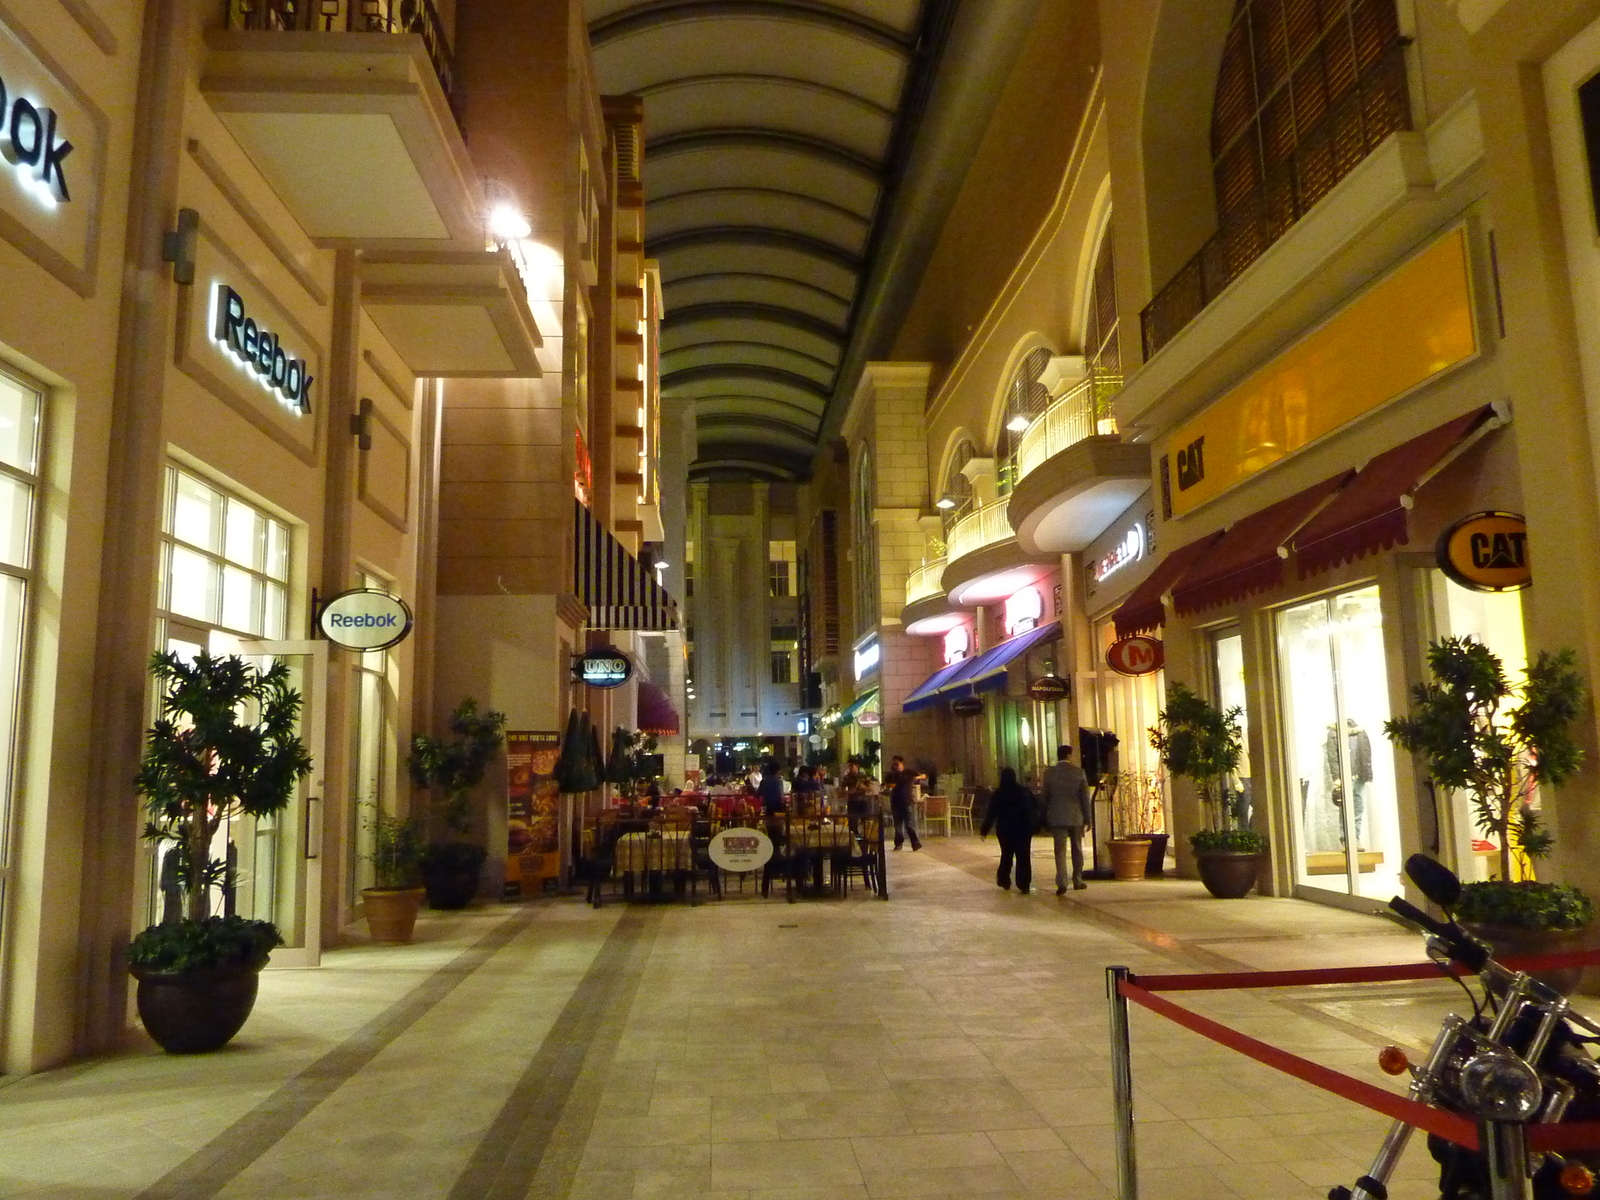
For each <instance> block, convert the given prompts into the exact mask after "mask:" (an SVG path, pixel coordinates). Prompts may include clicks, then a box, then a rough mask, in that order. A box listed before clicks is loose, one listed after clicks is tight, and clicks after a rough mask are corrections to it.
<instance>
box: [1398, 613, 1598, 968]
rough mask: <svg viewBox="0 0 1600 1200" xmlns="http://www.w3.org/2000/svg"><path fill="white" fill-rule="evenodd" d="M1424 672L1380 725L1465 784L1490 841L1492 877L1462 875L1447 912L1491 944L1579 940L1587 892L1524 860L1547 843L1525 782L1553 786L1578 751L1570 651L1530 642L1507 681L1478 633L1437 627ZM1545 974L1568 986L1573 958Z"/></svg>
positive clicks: (1574, 766)
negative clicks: (1440, 633)
mask: <svg viewBox="0 0 1600 1200" xmlns="http://www.w3.org/2000/svg"><path fill="white" fill-rule="evenodd" d="M1428 673H1429V674H1430V675H1431V676H1432V678H1431V679H1430V680H1429V681H1428V682H1427V683H1421V684H1418V685H1416V686H1415V687H1414V688H1412V689H1411V711H1410V713H1409V714H1408V715H1406V716H1404V717H1397V718H1395V719H1394V720H1391V721H1387V722H1385V723H1384V727H1383V731H1384V733H1385V734H1387V735H1388V737H1389V739H1390V740H1391V741H1393V742H1394V743H1395V744H1396V745H1397V746H1400V747H1401V748H1402V749H1405V750H1409V751H1411V752H1412V753H1413V754H1416V755H1419V756H1421V758H1422V759H1423V762H1424V765H1425V767H1426V770H1427V772H1428V776H1429V778H1431V779H1432V780H1433V782H1434V783H1435V784H1437V785H1438V786H1439V787H1442V788H1448V789H1451V790H1453V791H1462V792H1465V793H1467V795H1468V796H1469V797H1470V799H1471V802H1472V810H1473V818H1474V821H1475V823H1476V825H1477V827H1478V830H1479V831H1480V832H1481V833H1483V834H1484V835H1485V836H1486V837H1489V838H1492V839H1494V841H1495V842H1496V843H1497V844H1498V846H1499V854H1498V858H1499V878H1498V879H1489V880H1482V881H1479V882H1475V883H1468V884H1465V885H1464V886H1463V887H1462V889H1461V899H1460V902H1459V904H1458V905H1457V907H1456V910H1455V916H1456V918H1457V919H1458V920H1460V921H1461V922H1462V923H1463V924H1465V925H1466V926H1467V927H1468V928H1469V929H1472V930H1473V932H1475V933H1476V934H1477V935H1478V936H1480V937H1482V938H1483V939H1484V940H1485V941H1487V942H1489V943H1490V944H1491V945H1493V946H1494V947H1495V949H1496V951H1497V952H1498V953H1500V954H1501V955H1516V954H1540V953H1547V952H1555V951H1559V950H1570V949H1576V948H1578V946H1579V945H1580V944H1581V943H1582V941H1583V939H1584V934H1585V930H1586V929H1587V927H1588V926H1589V924H1590V922H1591V921H1592V920H1593V919H1594V905H1593V903H1592V902H1591V901H1590V899H1589V897H1588V896H1586V895H1584V893H1583V892H1581V891H1579V890H1578V889H1577V888H1575V887H1572V886H1571V885H1569V884H1564V883H1543V882H1537V881H1535V880H1534V879H1533V877H1532V861H1533V860H1536V859H1539V858H1543V857H1544V856H1545V855H1547V854H1549V853H1550V849H1551V846H1552V845H1553V844H1554V839H1553V838H1552V837H1551V836H1550V833H1549V832H1548V830H1546V828H1545V827H1544V824H1543V822H1542V821H1541V820H1540V818H1539V810H1538V809H1537V808H1536V807H1535V806H1534V804H1533V798H1534V794H1535V792H1536V791H1537V789H1539V788H1543V787H1559V786H1560V785H1561V784H1563V783H1565V782H1566V781H1567V780H1568V779H1570V778H1572V776H1573V775H1574V774H1575V773H1576V772H1577V770H1578V767H1579V766H1580V765H1581V764H1582V762H1583V751H1582V750H1581V749H1580V748H1579V746H1578V743H1577V741H1576V740H1575V739H1574V738H1573V736H1572V732H1571V726H1572V723H1573V721H1574V720H1576V719H1577V716H1578V712H1579V710H1580V708H1581V707H1582V705H1583V700H1584V686H1583V680H1582V678H1581V677H1580V676H1579V674H1578V672H1577V670H1576V658H1575V656H1574V655H1573V653H1572V651H1570V650H1562V651H1560V652H1558V653H1555V654H1552V653H1550V652H1549V651H1545V650H1541V651H1540V652H1539V654H1538V656H1537V657H1536V658H1535V659H1534V661H1533V663H1532V664H1531V665H1530V666H1529V667H1528V670H1527V675H1526V677H1525V679H1524V680H1523V681H1522V682H1521V683H1519V684H1513V683H1511V682H1510V681H1508V680H1507V679H1506V674H1505V668H1504V666H1503V664H1502V663H1501V661H1500V659H1499V657H1498V656H1496V655H1495V653H1494V652H1493V651H1492V650H1490V649H1489V648H1488V647H1487V646H1485V645H1484V644H1483V643H1482V642H1480V641H1478V640H1477V639H1475V638H1471V637H1462V638H1456V637H1447V638H1442V639H1440V640H1439V641H1437V642H1434V643H1432V644H1431V645H1430V646H1429V647H1428ZM1513 846H1516V847H1520V849H1521V852H1522V854H1524V855H1526V856H1527V859H1528V860H1529V870H1528V872H1527V878H1524V879H1521V880H1519V879H1517V878H1516V877H1515V876H1516V872H1515V871H1514V869H1513V867H1514V863H1515V858H1514V855H1513ZM1554 974H1555V975H1556V977H1555V978H1552V979H1550V980H1548V982H1551V983H1552V985H1553V986H1561V987H1565V988H1568V989H1570V988H1573V987H1576V986H1577V983H1578V981H1579V979H1580V978H1581V977H1582V968H1581V967H1579V968H1572V969H1569V970H1567V971H1563V972H1559V973H1554Z"/></svg>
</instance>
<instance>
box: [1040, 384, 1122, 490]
mask: <svg viewBox="0 0 1600 1200" xmlns="http://www.w3.org/2000/svg"><path fill="white" fill-rule="evenodd" d="M1121 387H1122V376H1121V375H1117V374H1112V373H1110V372H1107V371H1091V372H1090V373H1089V374H1087V375H1085V376H1084V377H1083V379H1082V380H1081V381H1080V382H1079V383H1077V384H1075V385H1073V387H1071V388H1070V389H1068V391H1067V392H1066V394H1065V395H1063V396H1061V397H1060V398H1059V399H1057V400H1055V401H1054V402H1052V403H1051V405H1050V407H1049V408H1047V409H1045V410H1044V412H1042V413H1040V414H1039V416H1038V417H1036V418H1035V419H1034V422H1033V424H1032V425H1029V426H1028V428H1027V431H1026V432H1024V433H1023V435H1022V439H1021V441H1020V442H1018V443H1017V466H1016V475H1015V478H1016V480H1017V481H1021V480H1022V479H1025V478H1026V477H1027V476H1028V474H1029V473H1030V472H1032V471H1036V470H1038V468H1039V467H1041V466H1043V465H1044V463H1045V462H1047V461H1048V460H1049V459H1051V458H1053V457H1055V456H1056V455H1057V454H1060V453H1061V452H1062V451H1063V450H1065V449H1066V448H1067V447H1068V446H1073V445H1076V444H1077V443H1078V442H1081V441H1083V440H1084V439H1085V438H1091V437H1096V436H1098V435H1101V434H1114V433H1116V432H1117V422H1116V418H1114V417H1113V416H1112V415H1111V398H1112V397H1113V396H1115V395H1116V394H1117V390H1118V389H1119V388H1121Z"/></svg>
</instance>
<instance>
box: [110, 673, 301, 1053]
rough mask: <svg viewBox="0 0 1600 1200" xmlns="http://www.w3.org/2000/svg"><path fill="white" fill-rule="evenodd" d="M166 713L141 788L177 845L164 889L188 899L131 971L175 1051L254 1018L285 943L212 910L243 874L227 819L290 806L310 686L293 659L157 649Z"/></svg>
mask: <svg viewBox="0 0 1600 1200" xmlns="http://www.w3.org/2000/svg"><path fill="white" fill-rule="evenodd" d="M150 672H151V674H152V675H154V676H155V678H156V681H157V682H158V684H159V685H160V689H161V699H160V702H159V715H158V716H157V718H156V720H155V723H154V724H153V725H151V727H150V730H149V732H148V734H147V735H146V740H145V750H144V756H143V758H142V759H141V761H140V763H139V771H138V774H137V775H136V776H135V777H134V788H135V789H136V790H137V791H138V793H139V795H140V796H142V797H143V798H144V801H145V809H146V812H147V813H148V816H149V819H148V821H147V822H146V824H145V828H144V836H145V837H146V838H148V839H150V840H151V841H154V842H155V843H156V844H157V845H158V846H170V848H169V849H168V850H167V851H166V855H165V858H164V861H163V863H162V870H161V875H162V884H163V888H164V889H166V890H169V891H170V893H171V894H172V895H173V896H174V898H175V899H180V898H181V902H180V903H175V904H173V905H171V906H169V910H168V912H167V914H166V916H165V918H164V919H163V920H162V921H161V922H160V923H159V924H156V925H152V926H150V927H149V928H148V929H146V930H144V932H142V933H140V934H139V935H138V936H137V937H135V938H134V939H133V941H132V943H131V944H130V945H129V947H128V970H129V972H130V973H131V974H132V975H133V977H134V978H135V979H136V980H138V1006H139V1018H140V1020H142V1021H143V1022H144V1027H145V1029H146V1030H148V1031H149V1033H150V1036H151V1037H153V1038H154V1039H155V1040H156V1042H157V1043H159V1044H160V1046H161V1048H162V1049H164V1050H166V1051H168V1052H169V1053H172V1054H192V1053H198V1052H201V1051H206V1050H215V1049H218V1048H219V1047H221V1046H223V1045H225V1044H227V1042H228V1041H229V1039H231V1038H232V1037H233V1035H234V1034H236V1033H238V1032H239V1030H240V1028H242V1027H243V1025H244V1023H245V1021H246V1019H247V1018H248V1017H249V1016H250V1010H251V1008H253V1007H254V1005H255V999H256V986H257V983H258V981H259V980H258V977H259V975H260V972H261V968H262V967H264V966H266V963H267V957H268V955H269V954H270V953H271V951H272V949H273V947H275V946H280V945H282V944H283V939H282V937H281V936H280V935H279V933H278V929H277V926H275V925H274V924H273V923H272V922H271V921H261V920H250V919H247V918H244V917H240V916H237V915H233V914H228V915H224V916H216V915H213V913H212V893H213V889H215V890H216V891H217V892H218V893H219V895H222V896H225V895H226V894H227V892H228V890H229V889H231V887H232V885H233V881H232V877H231V875H232V873H231V871H230V869H229V866H228V862H227V858H226V856H224V857H221V858H219V857H218V856H217V855H216V853H215V852H214V848H215V845H216V838H217V834H218V832H219V831H220V830H222V829H223V828H224V826H225V824H226V823H228V822H231V821H234V820H237V819H240V818H243V817H252V818H255V819H258V820H260V819H265V818H269V817H271V816H273V815H274V814H276V813H279V812H282V811H283V810H284V809H285V808H286V807H288V805H289V801H290V800H291V799H292V798H293V796H294V790H295V787H296V785H297V784H298V783H299V781H300V780H301V779H302V778H304V777H305V776H306V775H308V774H310V772H311V756H310V754H308V753H307V751H306V747H305V743H304V742H302V741H301V740H300V738H299V735H298V734H297V733H296V725H297V722H298V719H299V716H300V695H299V693H298V692H296V691H295V690H294V689H293V688H292V687H290V686H289V668H288V666H287V665H285V664H284V663H281V662H279V663H275V664H273V665H272V666H271V667H268V668H267V669H266V670H264V671H262V670H258V669H257V668H256V667H255V666H254V665H253V664H251V663H249V662H247V661H245V660H244V659H243V658H240V657H238V656H237V655H227V656H224V657H218V658H213V657H211V656H210V655H208V654H201V655H199V656H198V657H196V658H195V659H194V661H193V662H185V661H183V660H182V659H181V658H179V657H178V656H177V655H176V654H165V653H158V654H156V655H154V656H153V657H152V658H151V660H150Z"/></svg>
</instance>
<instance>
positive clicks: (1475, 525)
mask: <svg viewBox="0 0 1600 1200" xmlns="http://www.w3.org/2000/svg"><path fill="white" fill-rule="evenodd" d="M1434 553H1435V556H1436V559H1437V561H1438V563H1439V569H1440V570H1441V571H1443V572H1444V573H1445V575H1446V576H1447V577H1448V578H1449V579H1451V580H1452V581H1453V582H1455V583H1458V584H1460V585H1461V586H1462V587H1464V588H1470V589H1471V590H1472V591H1475V592H1515V591H1519V590H1521V589H1522V588H1525V587H1527V586H1528V585H1529V584H1530V583H1532V582H1533V567H1532V565H1531V564H1530V563H1529V561H1528V525H1527V522H1526V521H1524V520H1523V519H1522V516H1521V515H1520V514H1518V513H1509V512H1493V511H1491V512H1480V513H1473V514H1472V515H1471V516H1470V517H1463V518H1461V520H1459V521H1457V522H1456V523H1455V524H1454V525H1452V526H1450V528H1448V529H1446V530H1445V531H1444V532H1443V533H1442V534H1440V535H1439V542H1438V545H1437V546H1436V547H1435V548H1434Z"/></svg>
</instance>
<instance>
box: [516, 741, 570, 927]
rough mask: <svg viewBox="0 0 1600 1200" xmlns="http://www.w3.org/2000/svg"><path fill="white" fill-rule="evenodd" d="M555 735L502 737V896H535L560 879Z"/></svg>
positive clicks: (559, 747)
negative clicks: (504, 794)
mask: <svg viewBox="0 0 1600 1200" xmlns="http://www.w3.org/2000/svg"><path fill="white" fill-rule="evenodd" d="M560 754H561V735H560V734H559V733H556V732H548V733H547V732H539V733H507V734H506V784H507V791H508V793H509V795H508V796H507V800H508V803H507V805H506V817H507V828H506V895H507V896H508V897H511V896H518V895H520V896H537V895H538V894H539V893H540V892H541V891H543V890H545V889H546V888H553V887H555V886H556V881H557V880H558V879H559V878H560V876H561V823H560V812H561V791H560V788H558V787H557V785H556V759H557V758H558V757H559V756H560Z"/></svg>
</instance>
